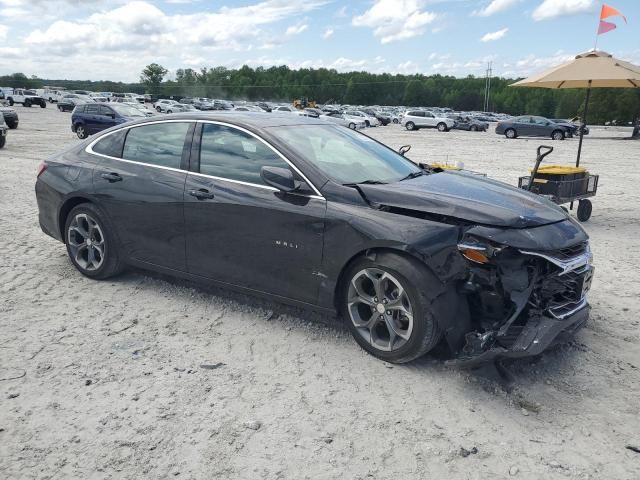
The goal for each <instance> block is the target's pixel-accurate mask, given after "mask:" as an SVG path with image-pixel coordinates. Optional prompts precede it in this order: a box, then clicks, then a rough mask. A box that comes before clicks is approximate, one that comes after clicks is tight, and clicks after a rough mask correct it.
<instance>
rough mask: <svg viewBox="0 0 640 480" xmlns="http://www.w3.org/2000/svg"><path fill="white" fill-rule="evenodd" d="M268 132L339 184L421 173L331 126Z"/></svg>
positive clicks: (363, 138)
mask: <svg viewBox="0 0 640 480" xmlns="http://www.w3.org/2000/svg"><path fill="white" fill-rule="evenodd" d="M267 128H268V130H269V133H271V134H272V135H273V136H275V137H276V138H278V139H279V140H280V141H282V142H283V143H285V144H287V146H288V147H289V148H291V149H292V150H293V151H294V152H295V153H296V154H297V155H298V156H299V157H300V158H302V159H304V160H306V161H307V162H308V163H311V164H313V165H315V166H316V167H317V168H319V169H320V170H322V171H323V172H324V173H325V174H326V175H327V176H328V177H329V178H331V179H333V180H334V181H336V182H338V183H341V184H353V183H361V182H366V181H374V182H382V183H390V182H395V181H398V180H401V179H403V178H405V177H406V176H407V175H409V174H410V173H416V172H419V171H420V169H419V168H418V166H417V165H415V164H413V163H412V162H411V161H410V160H408V159H406V158H405V157H403V156H402V155H400V154H398V153H396V152H394V151H393V150H391V149H390V148H387V147H385V146H384V145H381V144H379V143H378V142H376V141H374V140H372V139H371V138H369V137H367V136H366V135H362V134H359V133H356V132H354V131H352V130H350V129H348V128H341V127H337V126H334V125H296V126H294V127H267Z"/></svg>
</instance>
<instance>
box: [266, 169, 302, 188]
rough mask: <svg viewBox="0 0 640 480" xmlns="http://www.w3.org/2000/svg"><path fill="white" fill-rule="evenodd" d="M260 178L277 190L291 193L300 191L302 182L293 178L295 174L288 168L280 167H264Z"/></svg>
mask: <svg viewBox="0 0 640 480" xmlns="http://www.w3.org/2000/svg"><path fill="white" fill-rule="evenodd" d="M260 178H262V180H263V181H264V183H266V184H267V185H270V186H272V187H275V188H277V189H278V190H280V191H281V192H285V193H291V192H294V191H296V190H298V189H300V187H301V185H300V182H298V181H296V180H295V179H294V178H293V173H291V170H289V169H287V168H280V167H262V168H261V169H260Z"/></svg>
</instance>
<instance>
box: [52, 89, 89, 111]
mask: <svg viewBox="0 0 640 480" xmlns="http://www.w3.org/2000/svg"><path fill="white" fill-rule="evenodd" d="M87 102H89V103H91V102H93V100H91V97H85V96H83V95H78V94H75V93H68V94H66V95H64V96H63V97H62V98H61V99H60V100H58V110H60V111H61V112H71V111H73V109H74V108H76V106H77V105H82V104H84V103H87Z"/></svg>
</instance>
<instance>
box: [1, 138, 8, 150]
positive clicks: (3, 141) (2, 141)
mask: <svg viewBox="0 0 640 480" xmlns="http://www.w3.org/2000/svg"><path fill="white" fill-rule="evenodd" d="M6 143H7V137H0V148H3V147H4V146H5V144H6Z"/></svg>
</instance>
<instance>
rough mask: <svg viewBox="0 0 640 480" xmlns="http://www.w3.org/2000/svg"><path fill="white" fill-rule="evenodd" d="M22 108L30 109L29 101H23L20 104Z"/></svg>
mask: <svg viewBox="0 0 640 480" xmlns="http://www.w3.org/2000/svg"><path fill="white" fill-rule="evenodd" d="M22 106H23V107H27V108H31V102H30V101H29V100H25V101H24V103H23V104H22Z"/></svg>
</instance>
